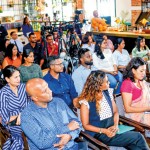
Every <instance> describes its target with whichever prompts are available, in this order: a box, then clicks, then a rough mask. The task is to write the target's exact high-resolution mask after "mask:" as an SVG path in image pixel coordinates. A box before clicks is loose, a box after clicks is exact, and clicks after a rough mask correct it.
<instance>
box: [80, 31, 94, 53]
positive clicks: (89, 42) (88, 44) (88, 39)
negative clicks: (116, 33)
mask: <svg viewBox="0 0 150 150" xmlns="http://www.w3.org/2000/svg"><path fill="white" fill-rule="evenodd" d="M81 45H82V46H81V47H82V48H88V49H89V50H90V51H91V53H94V50H95V43H94V41H93V38H92V35H90V34H85V36H84V37H83V40H82V44H81Z"/></svg>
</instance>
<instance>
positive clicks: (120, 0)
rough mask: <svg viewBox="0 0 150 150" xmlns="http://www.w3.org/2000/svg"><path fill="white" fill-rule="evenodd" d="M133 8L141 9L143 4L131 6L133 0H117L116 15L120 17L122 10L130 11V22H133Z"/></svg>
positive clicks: (128, 17) (128, 18)
mask: <svg viewBox="0 0 150 150" xmlns="http://www.w3.org/2000/svg"><path fill="white" fill-rule="evenodd" d="M131 10H141V6H131V0H116V16H117V17H120V15H121V11H124V12H129V15H128V16H127V20H128V22H131Z"/></svg>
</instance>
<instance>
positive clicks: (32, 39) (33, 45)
mask: <svg viewBox="0 0 150 150" xmlns="http://www.w3.org/2000/svg"><path fill="white" fill-rule="evenodd" d="M24 49H31V50H33V53H34V63H36V64H39V65H40V67H42V65H43V63H44V49H43V47H42V45H41V44H39V43H37V39H36V35H35V34H34V33H30V34H29V43H28V44H27V45H25V46H24V47H23V50H24Z"/></svg>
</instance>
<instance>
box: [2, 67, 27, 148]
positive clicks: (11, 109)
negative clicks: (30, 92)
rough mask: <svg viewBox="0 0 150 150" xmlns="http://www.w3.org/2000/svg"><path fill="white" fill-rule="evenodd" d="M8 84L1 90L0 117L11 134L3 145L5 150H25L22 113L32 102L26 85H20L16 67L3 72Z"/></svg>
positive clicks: (7, 68)
mask: <svg viewBox="0 0 150 150" xmlns="http://www.w3.org/2000/svg"><path fill="white" fill-rule="evenodd" d="M3 75H4V78H5V80H6V81H7V84H6V85H5V86H4V87H3V88H2V89H1V90H0V116H1V118H2V124H3V125H4V126H5V127H6V128H7V130H8V131H9V132H10V133H11V137H10V138H8V139H7V141H6V143H5V144H4V145H3V149H4V150H6V149H9V150H23V149H24V143H23V139H22V130H21V127H20V126H19V125H20V113H21V112H22V110H23V109H24V107H26V106H27V104H28V102H29V101H30V99H29V97H28V96H27V93H26V90H25V85H24V84H23V83H20V73H19V70H18V69H17V68H16V67H14V66H11V65H9V66H7V67H5V68H4V70H3Z"/></svg>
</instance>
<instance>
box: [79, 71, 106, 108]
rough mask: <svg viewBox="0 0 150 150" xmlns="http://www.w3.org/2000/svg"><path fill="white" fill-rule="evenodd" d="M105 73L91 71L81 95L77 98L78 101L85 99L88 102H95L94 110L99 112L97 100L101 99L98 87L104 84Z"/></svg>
mask: <svg viewBox="0 0 150 150" xmlns="http://www.w3.org/2000/svg"><path fill="white" fill-rule="evenodd" d="M105 77H106V73H105V72H103V71H100V70H97V71H92V72H91V73H90V75H89V76H88V78H87V80H86V83H85V84H84V88H83V90H82V93H81V94H80V95H79V97H78V101H80V100H83V99H85V100H86V101H88V102H94V101H95V102H96V110H97V111H99V110H100V104H99V100H101V99H102V97H103V95H102V91H101V90H100V86H101V85H102V84H103V82H104V78H105Z"/></svg>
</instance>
